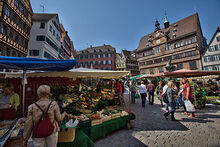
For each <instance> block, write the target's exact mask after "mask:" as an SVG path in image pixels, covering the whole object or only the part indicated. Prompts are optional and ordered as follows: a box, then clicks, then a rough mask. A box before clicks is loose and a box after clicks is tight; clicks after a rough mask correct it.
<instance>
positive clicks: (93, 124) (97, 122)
mask: <svg viewBox="0 0 220 147" xmlns="http://www.w3.org/2000/svg"><path fill="white" fill-rule="evenodd" d="M99 124H102V119H97V120H92V123H91V126H96V125H99Z"/></svg>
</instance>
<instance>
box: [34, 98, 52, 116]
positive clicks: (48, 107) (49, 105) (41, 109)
mask: <svg viewBox="0 0 220 147" xmlns="http://www.w3.org/2000/svg"><path fill="white" fill-rule="evenodd" d="M52 102H53V101H51V102H50V104H49V105H48V107H47V110H46V112H44V110H43V109H42V108H41V107H40V106H39V105H38V104H37V103H34V104H35V105H36V106H37V107H38V108H39V109H40V110H41V111H42V113H43V114H44V113H47V112H48V110H49V108H50V105H51V104H52Z"/></svg>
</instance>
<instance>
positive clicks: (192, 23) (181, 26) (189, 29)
mask: <svg viewBox="0 0 220 147" xmlns="http://www.w3.org/2000/svg"><path fill="white" fill-rule="evenodd" d="M175 26H176V27H175ZM199 27H200V23H199V16H198V13H195V14H193V15H191V16H188V17H186V18H184V19H181V20H179V21H177V22H175V23H173V24H171V25H170V26H169V27H168V28H162V29H161V32H162V33H163V34H164V35H166V34H167V36H168V37H169V39H170V41H171V40H175V39H178V38H180V37H183V36H186V35H190V34H194V33H196V32H197V31H198V29H201V28H199ZM174 28H175V29H176V32H174V31H173V30H174ZM173 34H176V37H174V36H173ZM150 35H151V36H152V37H154V36H155V35H156V32H152V33H150V34H148V35H146V36H144V37H142V38H141V40H140V43H139V46H138V48H137V50H136V51H140V50H142V49H144V48H147V47H146V44H147V41H148V39H150Z"/></svg>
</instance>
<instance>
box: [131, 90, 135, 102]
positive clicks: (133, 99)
mask: <svg viewBox="0 0 220 147" xmlns="http://www.w3.org/2000/svg"><path fill="white" fill-rule="evenodd" d="M135 94H136V92H131V103H132V104H133V103H134V104H135Z"/></svg>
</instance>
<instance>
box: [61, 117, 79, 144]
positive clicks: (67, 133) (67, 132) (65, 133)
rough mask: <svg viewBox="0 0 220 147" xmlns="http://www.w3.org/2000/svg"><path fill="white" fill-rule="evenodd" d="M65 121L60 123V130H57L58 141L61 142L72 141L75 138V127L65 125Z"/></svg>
mask: <svg viewBox="0 0 220 147" xmlns="http://www.w3.org/2000/svg"><path fill="white" fill-rule="evenodd" d="M65 123H66V122H65V121H64V122H63V123H62V125H61V128H60V131H59V132H58V143H61V142H73V141H74V139H75V133H76V128H77V126H75V127H71V128H69V127H66V126H65Z"/></svg>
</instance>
